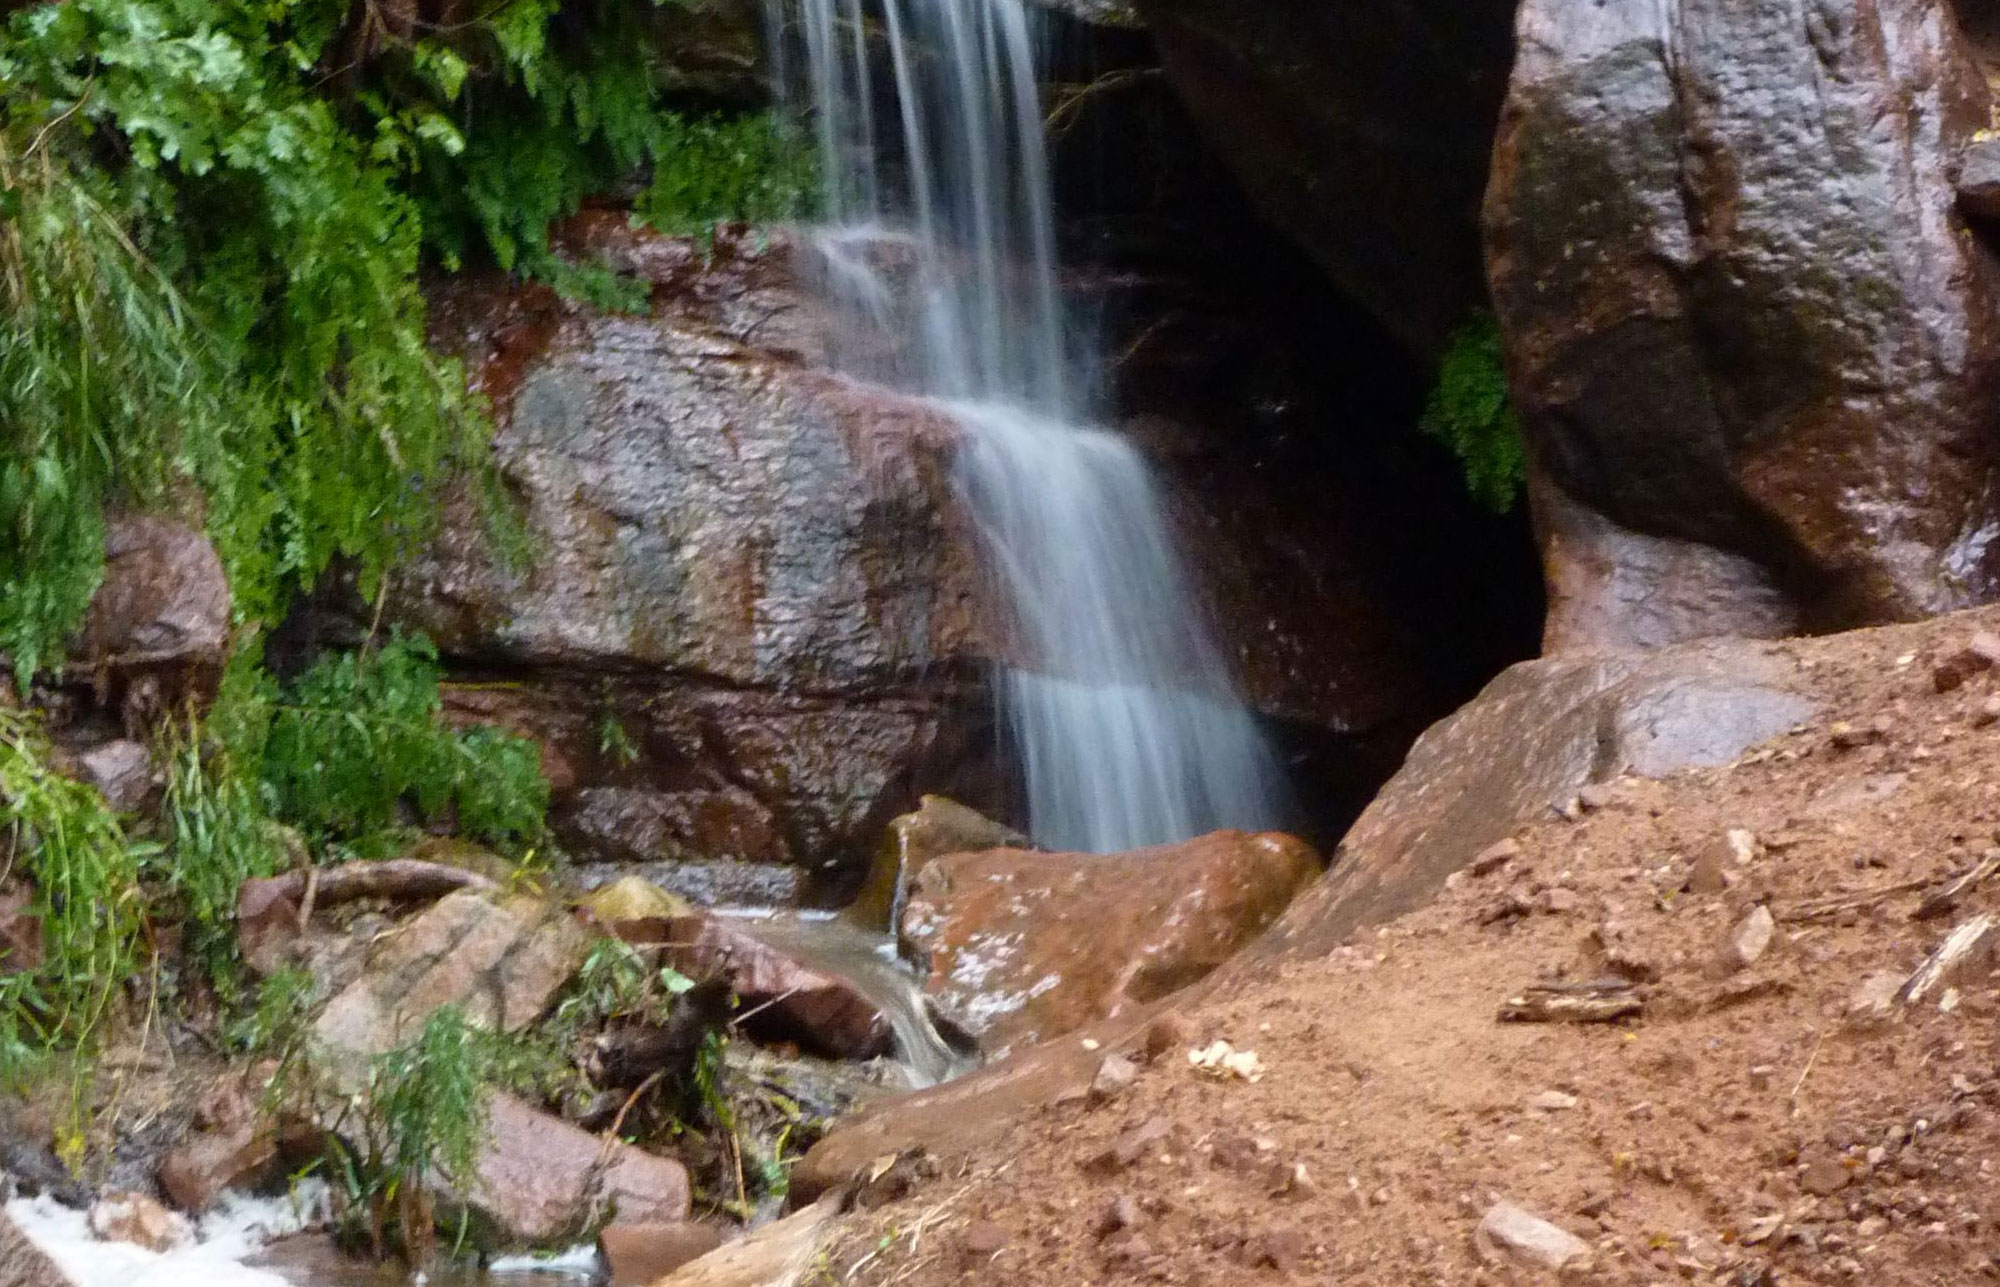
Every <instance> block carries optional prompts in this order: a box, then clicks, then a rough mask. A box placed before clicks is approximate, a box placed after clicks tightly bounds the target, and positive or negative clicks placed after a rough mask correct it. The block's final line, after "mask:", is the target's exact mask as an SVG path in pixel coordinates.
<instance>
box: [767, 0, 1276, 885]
mask: <svg viewBox="0 0 2000 1287" xmlns="http://www.w3.org/2000/svg"><path fill="white" fill-rule="evenodd" d="M771 21H772V24H773V39H772V48H773V49H774V50H775V51H777V54H776V56H777V59H778V64H779V68H778V75H779V81H780V84H781V85H782V86H783V88H784V92H785V94H786V96H787V98H788V100H789V101H790V102H791V103H792V104H793V105H794V106H795V107H796V108H798V109H799V110H800V111H802V112H804V113H806V114H807V115H808V116H809V118H810V121H811V124H812V129H813V131H814V134H815V137H816V139H817V143H818V148H819V155H820V166H821V173H822V175H823V187H824V192H823V198H824V214H825V219H826V226H825V227H824V228H823V229H822V230H821V231H820V232H819V233H818V234H817V236H816V237H815V239H814V244H815V246H816V247H817V250H818V260H819V263H820V266H821V269H822V271H823V282H824V287H825V289H826V291H827V293H828V294H829V296H830V297H831V298H832V300H833V302H834V303H835V304H836V305H837V306H838V307H839V309H840V311H841V314H842V316H843V319H844V322H845V325H844V327H843V334H842V337H841V338H842V344H841V351H840V353H839V354H838V356H837V360H838V361H840V363H841V364H842V365H843V367H844V368H846V369H847V370H849V371H850V372H852V373H853V374H855V375H856V376H858V377H861V378H865V379H870V380H875V381H880V382H883V383H887V384H891V385H894V386H896V387H898V388H901V389H905V390H908V391H910V392H913V393H917V394H921V395H924V396H927V397H931V398H935V399H937V400H939V401H940V402H941V403H942V404H943V405H945V406H946V407H947V408H948V410H949V411H950V413H951V415H952V416H953V417H954V418H955V419H956V420H957V422H958V423H959V424H960V425H961V426H962V427H963V429H964V433H965V439H964V443H963V446H962V447H961V448H960V450H959V453H958V458H957V462H956V482H957V486H958V489H959V492H960V494H961V495H962V497H963V498H964V500H965V503H966V504H967V507H968V509H969V511H970V512H971V514H972V515H973V517H974V519H975V520H976V522H977V524H978V526H979V530H980V533H981V536H982V539H983V540H984V542H985V547H986V548H985V550H984V554H985V556H986V559H987V561H988V563H989V564H990V565H991V567H992V569H993V581H994V585H995V589H996V591H997V592H998V593H1000V594H1002V595H1003V596H1004V606H1005V608H1006V609H1007V610H1008V613H1009V616H1010V620H1011V624H1012V628H1013V638H1012V640H1011V643H1012V646H1013V649H1014V652H1015V654H1016V656H1017V658H1018V662H1017V664H1016V665H1014V666H1012V667H1009V668H1007V669H1006V670H1005V671H1004V672H1003V673H1002V674H1001V675H1000V676H999V677H998V679H997V681H996V692H997V695H998V698H999V702H1000V706H1001V714H1002V728H1003V730H1004V732H1005V735H1006V736H1007V738H1008V741H1009V744H1010V749H1011V750H1012V751H1013V753H1014V754H1016V755H1017V756H1018V757H1019V760H1020V766H1021V772H1022V775H1023V780H1024V783H1025V786H1026V789H1027V803H1028V815H1029V818H1028V830H1029V833H1030V834H1031V835H1032V836H1033V837H1034V838H1035V840H1036V841H1038V842H1039V843H1041V844H1044V845H1048V846H1051V847H1054V848H1061V849H1075V850H1085V851H1093V852H1111V851H1115V850H1121V849H1130V848H1135V847H1138V846H1141V845H1148V844H1159V843H1164V842H1167V841H1172V840H1182V839H1186V838H1187V837H1189V836H1193V835H1197V834H1200V833H1201V832H1204V831H1209V830H1213V829H1215V828H1217V827H1223V826H1237V827H1245V828H1256V827H1267V826H1274V825H1278V824H1280V823H1281V822H1282V821H1283V818H1282V812H1283V810H1282V807H1281V801H1282V799H1283V796H1284V791H1283V788H1282V785H1281V780H1280V771H1279V768H1278V766H1277V764H1276V762H1275V758H1274V757H1273V755H1272V754H1271V752H1270V750H1269V748H1268V746H1267V745H1266V743H1265V741H1264V739H1263V736H1262V734H1261V733H1260V731H1259V730H1258V728H1257V725H1256V722H1255V720H1254V719H1253V718H1252V716H1251V714H1250V712H1249V711H1248V710H1247V709H1246V708H1245V707H1244V705H1243V703H1242V702H1241V700H1240V699H1239V698H1238V696H1237V694H1236V691H1235V686H1234V681H1233V678H1232V676H1231V673H1230V668H1229V666H1228V665H1227V663H1226V660H1225V658H1224V657H1223V655H1222V653H1221V651H1220V649H1219V648H1218V647H1217V645H1216V643H1215V641H1214V639H1213V637H1212V636H1211V634H1210V632H1209V629H1208V627H1207V624H1206V622H1205V621H1204V619H1203V615H1202V613H1201V611H1200V606H1199V600H1198V598H1197V596H1196V595H1195V593H1194V592H1193V587H1192V586H1191V585H1190V578H1189V576H1188V573H1187V570H1186V569H1185V567H1184V566H1183V563H1182V560H1181V557H1180V554H1179V552H1178V551H1177V549H1176V547H1175V541H1174V538H1173V534H1172V531H1171V529H1170V525H1169V522H1168V519H1167V516H1166V510H1165V503H1164V499H1163V497H1162V495H1161V492H1160V488H1159V486H1158V484H1157V482H1156V481H1155V479H1154V478H1153V476H1152V473H1151V470H1150V469H1149V467H1148V466H1147V463H1146V461H1145V460H1144V458H1143V457H1142V456H1141V455H1140V454H1139V452H1138V451H1137V450H1136V449H1135V448H1134V447H1133V446H1132V445H1131V444H1130V443H1129V442H1127V441H1126V440H1125V439H1123V438H1122V437H1120V436H1119V435H1117V434H1115V433H1112V432H1109V431H1107V430H1104V429H1101V428H1096V427H1092V425H1091V423H1090V420H1091V411H1092V406H1091V403H1092V400H1093V395H1092V391H1093V390H1094V389H1095V388H1096V387H1097V385H1098V383H1099V381H1098V379H1097V373H1096V364H1095V362H1094V361H1093V360H1092V355H1091V353H1090V352H1089V346H1088V345H1086V344H1082V343H1078V342H1076V338H1075V337H1074V336H1072V335H1071V334H1070V333H1069V331H1068V329H1067V328H1066V326H1065V319H1064V309H1063V306H1062V302H1061V298H1060V292H1059V287H1058V282H1057V277H1056V252H1055V217H1054V201H1053V197H1052V190H1051V183H1050V178H1049V165H1048V156H1047V150H1046V141H1045V138H1044V135H1043V127H1042V117H1041V102H1040V97H1039V93H1038V89H1037V78H1036V63H1035V44H1034V39H1033V33H1032V31H1031V24H1030V20H1029V15H1028V12H1027V9H1026V5H1025V0H875V3H868V4H864V0H771Z"/></svg>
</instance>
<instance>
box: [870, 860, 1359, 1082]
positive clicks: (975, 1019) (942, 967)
mask: <svg viewBox="0 0 2000 1287" xmlns="http://www.w3.org/2000/svg"><path fill="white" fill-rule="evenodd" d="M1319 871H1320V861H1319V856H1318V855H1317V854H1315V853H1314V852H1313V851H1312V850H1311V849H1310V848H1309V847H1308V846H1307V845H1305V844H1304V843H1303V842H1302V841H1299V840H1295V839H1293V838H1292V837H1290V836H1285V835H1279V834H1277V833H1275V832H1265V833H1261V834H1256V835H1252V834H1249V833H1246V832H1241V831H1218V832H1215V833H1213V834H1212V835H1207V836H1201V837H1199V838H1197V839H1194V840H1190V841H1187V842H1185V843H1183V844H1178V845H1162V846H1159V847H1157V848H1153V849H1138V850H1133V851H1131V852H1129V853H1122V854H1056V853H1038V852H1032V851H1027V850H1020V849H992V850H986V851H984V852H979V853H965V854H954V855H951V856H949V857H945V858H939V859H936V860H935V861H933V862H931V863H930V864H929V865H928V866H926V867H925V868H924V869H923V870H922V871H921V872H920V873H919V874H918V875H917V877H916V879H915V880H914V881H913V882H912V884H911V888H910V895H909V905H908V907H907V908H906V909H905V911H904V913H903V920H902V927H901V932H902V939H903V946H904V950H905V952H906V953H907V954H908V955H910V956H912V957H914V958H915V959H917V960H918V961H919V962H921V963H922V965H923V967H924V968H925V969H926V970H927V973H928V978H927V980H926V983H925V989H926V991H928V992H929V993H930V994H931V995H932V996H933V997H935V998H937V1000H938V1001H939V1003H940V1004H941V1005H942V1006H943V1008H944V1010H945V1011H946V1013H947V1014H950V1015H951V1016H953V1017H954V1018H956V1019H958V1020H959V1021H961V1022H962V1023H963V1024H964V1025H965V1026H966V1027H967V1028H968V1029H969V1030H970V1031H971V1032H973V1033H974V1034H975V1035H977V1036H978V1037H979V1038H980V1042H981V1044H982V1045H983V1046H984V1047H986V1048H987V1049H988V1051H989V1052H992V1053H996V1054H997V1053H999V1052H1001V1051H1003V1050H1005V1049H1007V1048H1010V1047H1017V1046H1020V1045H1025V1044H1028V1043H1031V1042H1035V1041H1048V1040H1050V1039H1053V1038H1055V1037H1059V1036H1061V1035H1063V1034H1064V1033H1067V1032H1073V1031H1075V1030H1076V1029H1078V1028H1080V1027H1083V1026H1084V1025H1085V1024H1087V1023H1090V1022H1092V1021H1093V1020H1097V1019H1106V1018H1115V1017H1117V1016H1118V1015H1120V1014H1122V1013H1125V1012H1127V1011H1129V1010H1131V1009H1133V1008H1135V1007H1137V1006H1141V1005H1144V1004H1145V1003H1147V1002H1150V1001H1156V1000H1158V999H1159V998H1161V997H1163V996H1166V995H1167V994H1169V993H1171V992H1175V991H1177V990H1179V989H1181V988H1183V987H1186V986H1188V985H1189V984H1191V983H1194V982H1196V981H1198V980H1199V979H1201V978H1202V977H1203V976H1205V975H1207V974H1208V973H1209V972H1210V971H1212V970H1213V969H1215V967H1216V966H1218V965H1220V964H1222V962H1223V961H1225V960H1227V959H1228V958H1229V957H1230V956H1231V955H1232V954H1233V953H1234V952H1235V951H1236V949H1237V948H1238V947H1240V946H1242V945H1243V944H1244V943H1247V942H1249V941H1250V940H1251V939H1252V938H1255V937H1256V936H1257V935H1258V934H1259V933H1260V932H1261V931H1262V930H1263V929H1264V928H1265V927H1266V926H1268V925H1269V924H1270V923H1271V922H1272V921H1273V920H1275V919H1276V918H1277V916H1278V914H1279V913H1280V912H1282V911H1283V910H1284V909H1285V906H1286V904H1288V903H1290V902H1291V900H1292V896H1293V895H1294V894H1296V893H1297V892H1298V891H1299V890H1300V889H1301V888H1303V887H1304V886H1305V885H1306V884H1307V882H1309V881H1310V880H1312V879H1313V877H1315V876H1317V875H1318V874H1319Z"/></svg>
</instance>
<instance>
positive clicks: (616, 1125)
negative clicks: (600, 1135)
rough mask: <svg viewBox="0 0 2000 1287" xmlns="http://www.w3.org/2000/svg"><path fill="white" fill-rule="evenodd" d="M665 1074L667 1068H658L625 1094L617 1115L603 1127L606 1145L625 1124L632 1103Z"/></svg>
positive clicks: (655, 1084) (636, 1101)
mask: <svg viewBox="0 0 2000 1287" xmlns="http://www.w3.org/2000/svg"><path fill="white" fill-rule="evenodd" d="M666 1075H667V1070H666V1069H664V1068H662V1069H660V1070H659V1071H658V1072H656V1073H653V1074H652V1075H651V1076H649V1077H647V1078H646V1080H644V1081H642V1082H640V1083H639V1085H638V1086H637V1088H635V1089H634V1090H633V1091H632V1093H631V1094H630V1095H627V1096H626V1097H625V1103H624V1105H623V1106H622V1107H621V1108H619V1110H618V1115H617V1116H616V1117H614V1118H612V1119H611V1125H610V1126H608V1127H606V1128H605V1131H604V1142H605V1144H606V1145H607V1146H608V1145H609V1144H610V1143H611V1142H612V1141H613V1140H615V1139H617V1138H618V1132H619V1131H620V1130H621V1129H622V1128H623V1127H624V1125H625V1114H627V1113H629V1112H631V1111H632V1105H634V1104H636V1103H638V1102H639V1099H640V1097H641V1096H643V1095H644V1094H645V1093H646V1092H647V1091H649V1090H651V1089H652V1088H653V1087H655V1086H657V1085H659V1084H660V1078H662V1077H664V1076H666Z"/></svg>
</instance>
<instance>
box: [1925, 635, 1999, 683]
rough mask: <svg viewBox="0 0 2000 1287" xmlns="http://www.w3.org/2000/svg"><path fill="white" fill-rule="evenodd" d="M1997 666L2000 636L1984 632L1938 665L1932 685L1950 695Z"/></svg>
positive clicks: (1933, 673)
mask: <svg viewBox="0 0 2000 1287" xmlns="http://www.w3.org/2000/svg"><path fill="white" fill-rule="evenodd" d="M1996 665H2000V636H1996V635H1994V634H1992V633H1991V632H1989V631H1985V630H1982V631H1980V632H1979V633H1978V634H1976V635H1974V636H1972V638H1971V639H1970V640H1969V641H1967V643H1966V644H1965V646H1964V647H1962V648H1960V649H1958V650H1957V651H1956V652H1954V653H1952V654H1951V655H1950V656H1948V657H1946V658H1945V659H1944V660H1943V661H1940V662H1939V663H1938V664H1937V667H1936V668H1935V669H1934V670H1932V671H1931V683H1932V685H1933V686H1934V687H1935V688H1936V689H1937V691H1939V692H1940V693H1948V692H1950V691H1951V690H1952V689H1954V688H1957V687H1958V686H1960V685H1961V684H1963V683H1965V681H1966V680H1968V679H1971V678H1972V677H1973V676H1974V675H1977V674H1981V673H1983V672H1985V671H1988V670H1991V669H1993V668H1994V666H1996Z"/></svg>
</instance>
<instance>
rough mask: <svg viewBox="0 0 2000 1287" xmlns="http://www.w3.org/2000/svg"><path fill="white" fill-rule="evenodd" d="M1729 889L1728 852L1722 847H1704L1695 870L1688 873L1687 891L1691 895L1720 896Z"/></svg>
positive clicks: (1696, 862)
mask: <svg viewBox="0 0 2000 1287" xmlns="http://www.w3.org/2000/svg"><path fill="white" fill-rule="evenodd" d="M1728 889H1729V859H1728V851H1727V850H1726V849H1724V848H1723V847H1722V846H1721V845H1719V844H1716V845H1707V846H1704V847H1703V849H1702V851H1701V853H1699V854H1698V855H1696V856H1695V860H1694V868H1693V869H1692V870H1691V871H1689V872H1688V878H1687V891H1688V892H1689V893H1690V894H1720V893H1724V892H1726V891H1727V890H1728Z"/></svg>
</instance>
